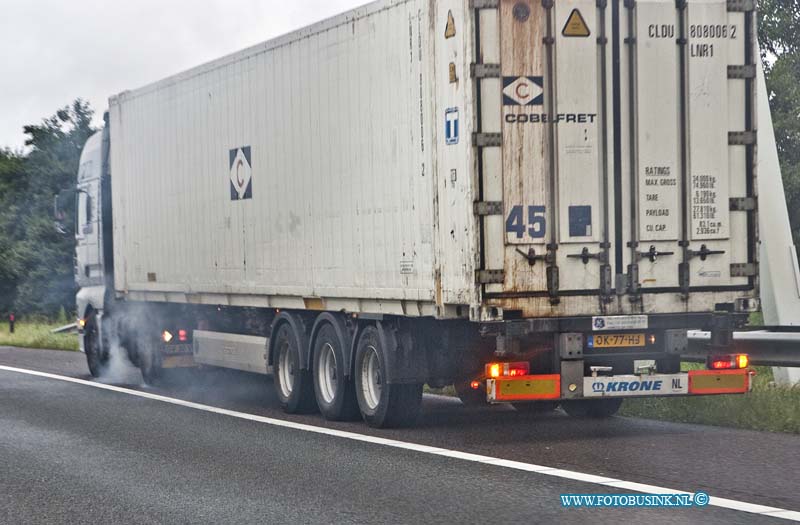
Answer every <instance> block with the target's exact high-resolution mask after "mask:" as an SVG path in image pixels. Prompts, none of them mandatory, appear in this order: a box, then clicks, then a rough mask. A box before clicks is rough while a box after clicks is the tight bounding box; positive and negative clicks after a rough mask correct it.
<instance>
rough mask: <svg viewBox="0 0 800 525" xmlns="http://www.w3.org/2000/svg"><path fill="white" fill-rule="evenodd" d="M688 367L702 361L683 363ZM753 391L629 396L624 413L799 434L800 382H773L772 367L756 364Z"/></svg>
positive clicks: (623, 409) (659, 418) (649, 417)
mask: <svg viewBox="0 0 800 525" xmlns="http://www.w3.org/2000/svg"><path fill="white" fill-rule="evenodd" d="M683 368H684V369H685V370H689V369H692V368H701V366H700V365H695V364H687V363H685V364H684V365H683ZM755 369H756V372H757V375H756V376H755V378H754V382H753V391H752V392H750V393H748V394H744V395H720V396H697V397H675V398H669V397H659V398H642V399H628V400H626V401H625V403H624V404H623V405H622V409H621V410H620V414H621V415H625V416H631V417H641V418H646V419H658V420H663V421H676V422H680V423H698V424H702V425H715V426H722V427H733V428H744V429H750V430H766V431H770V432H788V433H793V434H800V386H795V387H794V388H791V387H784V386H777V385H775V384H774V383H773V378H772V369H771V368H770V367H765V366H757V367H755Z"/></svg>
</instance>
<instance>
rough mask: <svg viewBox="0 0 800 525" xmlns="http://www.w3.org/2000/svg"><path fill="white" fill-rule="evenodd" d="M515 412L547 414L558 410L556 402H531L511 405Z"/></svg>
mask: <svg viewBox="0 0 800 525" xmlns="http://www.w3.org/2000/svg"><path fill="white" fill-rule="evenodd" d="M511 406H513V407H514V410H516V411H517V412H526V413H528V414H549V413H550V412H552V411H554V410H555V409H557V408H558V401H533V402H532V403H511Z"/></svg>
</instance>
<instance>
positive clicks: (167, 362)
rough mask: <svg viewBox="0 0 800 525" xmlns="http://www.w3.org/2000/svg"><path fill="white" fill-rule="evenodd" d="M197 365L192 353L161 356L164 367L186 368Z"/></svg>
mask: <svg viewBox="0 0 800 525" xmlns="http://www.w3.org/2000/svg"><path fill="white" fill-rule="evenodd" d="M192 366H195V362H194V356H193V355H192V354H179V355H168V356H164V357H162V358H161V367H162V368H186V367H192Z"/></svg>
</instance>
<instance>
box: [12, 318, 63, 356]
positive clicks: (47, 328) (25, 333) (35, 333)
mask: <svg viewBox="0 0 800 525" xmlns="http://www.w3.org/2000/svg"><path fill="white" fill-rule="evenodd" d="M58 326H59V325H58V324H55V325H53V324H50V323H47V322H44V321H37V320H36V319H34V318H31V319H25V320H23V321H21V322H18V323H17V324H16V326H15V327H14V333H13V334H11V333H9V332H8V323H0V346H19V347H22V348H48V349H50V350H71V351H77V350H78V336H77V335H76V334H74V333H73V334H54V333H52V332H51V330H52V329H53V328H57V327H58Z"/></svg>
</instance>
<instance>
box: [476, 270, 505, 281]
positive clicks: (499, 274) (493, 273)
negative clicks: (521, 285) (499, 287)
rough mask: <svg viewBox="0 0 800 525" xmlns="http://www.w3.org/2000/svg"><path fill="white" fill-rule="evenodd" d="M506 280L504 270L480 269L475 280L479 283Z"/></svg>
mask: <svg viewBox="0 0 800 525" xmlns="http://www.w3.org/2000/svg"><path fill="white" fill-rule="evenodd" d="M505 280H506V272H505V271H504V270H478V271H477V272H475V281H476V282H477V283H478V284H503V283H504V282H505Z"/></svg>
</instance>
